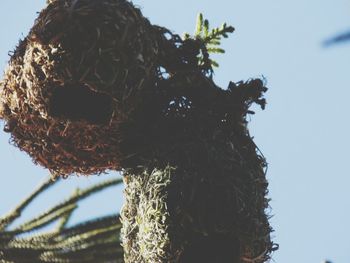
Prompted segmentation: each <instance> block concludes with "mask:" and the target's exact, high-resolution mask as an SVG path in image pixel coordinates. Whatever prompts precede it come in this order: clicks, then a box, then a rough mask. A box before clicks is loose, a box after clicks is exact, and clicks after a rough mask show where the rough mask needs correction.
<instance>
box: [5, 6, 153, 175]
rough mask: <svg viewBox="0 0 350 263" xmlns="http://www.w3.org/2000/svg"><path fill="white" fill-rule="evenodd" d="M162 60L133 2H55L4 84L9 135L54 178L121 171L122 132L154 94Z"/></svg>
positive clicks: (22, 47)
mask: <svg viewBox="0 0 350 263" xmlns="http://www.w3.org/2000/svg"><path fill="white" fill-rule="evenodd" d="M156 55H157V44H156V41H155V37H154V34H153V29H152V26H151V25H150V24H149V22H148V20H147V19H145V18H144V17H143V16H142V14H141V12H140V10H138V9H137V8H135V7H134V6H133V5H132V4H131V3H130V2H128V1H125V0H100V1H93V0H80V1H73V0H56V1H50V3H49V4H48V5H47V7H46V8H45V9H44V10H42V11H41V12H40V14H39V17H38V18H37V20H36V22H35V24H34V26H33V28H32V29H31V31H30V33H29V35H28V36H27V37H26V38H25V39H24V40H23V41H21V42H20V44H19V46H18V47H17V48H16V50H15V52H14V53H13V55H12V58H11V60H10V63H9V67H8V69H7V70H6V72H5V76H4V80H3V81H2V82H1V85H0V94H1V103H0V105H1V106H0V111H1V113H0V116H1V118H3V119H4V120H5V121H6V128H5V130H6V131H8V132H11V134H12V140H13V142H14V143H15V144H16V145H17V146H18V147H19V148H20V149H21V150H24V151H26V152H27V153H29V155H30V156H31V157H32V158H33V159H34V161H35V162H36V163H38V164H41V165H43V166H44V167H47V168H49V169H50V170H51V171H52V172H54V173H55V174H58V175H68V174H71V173H74V172H76V173H81V174H92V173H100V172H103V171H105V170H106V169H120V159H121V158H120V156H119V155H120V154H119V150H118V141H119V139H120V138H119V124H120V123H121V122H123V121H125V120H127V119H128V118H129V115H130V114H132V112H133V111H134V110H135V109H136V108H137V105H138V103H139V101H140V100H141V99H142V94H145V93H147V92H149V91H148V89H149V88H150V87H152V85H150V83H151V82H152V81H154V75H155V72H156V65H155V63H156V59H155V56H156Z"/></svg>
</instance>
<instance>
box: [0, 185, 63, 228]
mask: <svg viewBox="0 0 350 263" xmlns="http://www.w3.org/2000/svg"><path fill="white" fill-rule="evenodd" d="M58 181H59V179H58V180H52V179H51V178H48V179H46V180H45V181H44V182H43V183H41V184H40V186H39V187H38V188H37V189H36V190H35V191H34V192H33V193H32V194H31V195H29V196H28V197H27V198H26V199H24V200H23V201H22V202H21V203H20V204H19V205H18V206H17V207H16V208H15V209H13V210H12V211H11V212H10V213H9V214H8V215H6V216H4V217H2V218H0V232H1V231H4V230H5V229H6V228H7V227H8V226H9V225H10V224H12V223H13V222H14V221H15V220H16V219H17V218H19V217H20V216H21V214H22V212H23V210H24V209H25V208H26V207H27V206H28V205H29V204H30V203H31V202H32V201H33V200H34V199H35V198H36V197H37V196H38V195H40V194H41V193H43V192H44V191H45V190H47V189H49V188H50V187H51V186H53V185H54V184H55V183H57V182H58Z"/></svg>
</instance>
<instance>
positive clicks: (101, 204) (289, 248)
mask: <svg viewBox="0 0 350 263" xmlns="http://www.w3.org/2000/svg"><path fill="white" fill-rule="evenodd" d="M134 3H135V4H136V5H138V6H140V7H141V8H142V11H143V13H144V15H145V16H147V17H148V18H149V19H150V20H151V22H152V23H154V24H160V25H162V26H166V27H168V28H170V29H172V30H173V31H174V32H177V33H180V34H182V33H183V32H191V33H192V32H193V29H194V25H195V17H196V15H197V13H198V12H203V13H204V15H205V17H206V18H208V19H209V21H210V22H211V24H212V25H215V26H216V25H220V24H221V23H222V22H227V23H228V24H231V25H233V26H234V27H235V28H236V32H235V33H234V34H233V35H231V37H230V38H229V40H226V41H224V45H223V47H224V48H225V49H226V51H227V52H226V54H225V55H220V56H218V57H217V61H218V62H219V63H220V68H219V69H218V70H216V76H215V79H216V81H217V83H218V84H219V85H220V86H222V87H227V84H228V82H229V81H230V80H233V81H240V80H246V79H248V78H250V77H259V76H262V75H263V76H265V77H266V78H267V81H268V87H269V91H268V93H267V95H266V97H267V100H268V103H269V104H268V106H267V109H266V110H265V111H263V112H262V111H258V112H257V114H256V115H255V116H253V117H252V122H251V124H250V128H251V134H252V135H254V136H255V141H256V143H257V144H258V146H259V147H260V148H261V150H262V151H263V153H264V155H265V156H266V158H267V160H268V162H269V170H268V179H269V181H270V194H269V196H270V198H271V199H272V201H271V206H272V211H271V213H272V214H273V215H274V217H273V218H272V220H271V223H272V226H273V227H274V229H275V232H274V240H275V242H277V243H279V244H280V249H279V251H277V252H275V254H274V255H273V259H274V260H275V262H277V263H295V262H298V263H314V262H316V263H321V262H322V261H323V260H324V259H326V258H327V259H331V260H332V261H333V262H334V263H349V262H350V253H349V251H350V238H349V237H350V225H349V222H350V191H349V188H350V177H349V176H350V172H349V170H350V157H349V148H350V139H349V137H348V136H349V134H350V123H349V117H348V114H349V113H350V112H349V107H348V105H347V104H349V100H350V42H349V43H344V44H340V45H337V46H333V47H330V48H324V47H323V46H322V42H323V41H324V40H326V39H328V38H329V37H331V36H333V35H336V34H338V33H341V32H343V31H347V29H350V0H328V1H327V0H307V1H305V0H293V1H281V0H236V1H228V0H226V1H223V0H216V1H209V0H203V1H195V0H186V1H185V0H177V1H164V0H163V1H160V0H152V1H149V0H148V1H146V0H135V1H134ZM44 6H45V1H44V0H35V1H28V0H1V2H0V36H1V41H0V68H1V69H3V68H4V67H5V65H6V62H7V61H8V56H7V53H8V51H10V50H12V49H13V48H14V47H15V45H16V44H17V42H18V39H19V38H20V37H21V36H24V35H25V34H26V33H27V32H28V30H29V28H30V27H31V25H32V24H33V21H34V18H35V17H36V12H37V11H39V10H40V9H41V8H42V7H44ZM2 128H3V123H0V129H1V130H2ZM8 139H9V137H8V135H7V134H5V133H4V132H0V165H1V170H0V182H1V183H0V214H3V213H5V212H7V211H8V210H9V209H10V208H11V207H13V206H14V205H15V204H17V203H18V202H19V201H20V200H21V199H22V198H24V197H25V196H26V195H27V194H28V193H30V192H31V190H32V189H33V188H34V187H35V186H36V185H37V184H38V183H39V182H40V181H41V180H43V178H44V177H45V176H47V174H48V172H47V171H46V170H44V169H43V168H41V167H37V166H35V165H34V164H33V163H32V162H31V160H30V158H29V157H28V156H27V155H26V154H24V153H21V152H20V151H19V150H18V149H16V148H15V147H13V146H11V145H9V144H8ZM111 176H116V174H115V173H111V174H110V175H104V176H101V177H89V178H83V177H80V178H75V177H72V178H70V179H68V180H66V181H65V182H63V183H61V184H60V185H57V186H56V187H55V189H54V190H52V191H51V192H49V193H48V194H47V195H45V196H43V198H41V199H39V200H38V201H37V202H36V203H35V204H33V205H31V206H30V207H29V209H28V210H27V211H26V213H25V214H24V218H28V217H30V216H31V215H33V213H37V212H38V211H39V210H38V209H44V208H45V207H47V206H49V205H52V204H54V203H55V202H58V201H59V200H61V199H62V198H64V197H66V196H68V195H69V194H70V193H71V192H72V191H73V189H74V188H75V187H77V186H79V187H83V186H87V185H89V184H91V183H94V182H97V181H100V180H103V179H106V178H110V177H111ZM121 204H122V194H121V187H119V188H118V187H117V188H113V189H112V188H111V189H109V190H107V191H105V192H104V193H103V194H100V195H98V196H96V197H91V198H90V199H88V200H86V201H85V202H82V203H81V208H80V209H79V210H78V211H77V213H75V214H74V217H73V218H72V219H73V223H74V222H77V220H85V219H88V218H92V217H94V216H99V215H104V214H107V213H111V212H117V211H118V210H119V209H120V207H121Z"/></svg>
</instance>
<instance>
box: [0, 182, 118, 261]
mask: <svg viewBox="0 0 350 263" xmlns="http://www.w3.org/2000/svg"><path fill="white" fill-rule="evenodd" d="M59 181H60V179H57V180H55V181H53V180H51V179H48V180H47V181H45V182H44V183H43V184H42V185H41V186H40V187H39V188H38V189H37V190H35V191H34V192H33V193H32V194H31V195H30V196H29V197H28V198H26V199H25V200H24V201H22V202H21V203H20V205H18V206H17V207H16V208H15V209H13V211H11V212H10V213H9V214H8V215H5V216H3V217H1V218H0V262H1V263H10V262H11V263H17V262H19V263H22V262H28V263H29V262H30V263H34V262H35V263H41V262H65V263H72V262H101V263H102V262H116V263H119V262H124V261H123V249H122V247H121V246H120V234H119V233H120V229H121V223H120V221H119V215H117V214H113V215H108V216H105V217H100V218H95V219H93V220H89V221H84V222H81V223H79V224H77V225H74V226H68V223H69V219H70V217H71V215H72V213H73V212H74V211H75V210H76V209H77V208H78V203H79V202H80V201H82V200H83V199H85V198H87V197H89V196H91V195H92V194H95V193H99V192H101V191H102V190H104V189H106V188H108V187H111V186H114V185H117V184H120V183H121V182H122V180H121V179H112V180H107V181H105V182H102V183H100V184H96V185H93V186H91V187H89V188H87V189H83V190H80V189H79V190H76V191H75V192H74V193H73V195H72V196H71V197H69V198H68V199H66V200H65V201H63V202H61V203H59V204H57V205H55V206H53V207H51V208H49V209H47V211H45V212H43V213H41V214H38V215H37V216H36V217H35V218H32V219H30V220H28V221H26V222H24V223H23V224H21V225H19V226H17V227H14V228H11V225H12V224H13V222H14V221H15V220H16V219H18V218H20V216H21V214H22V212H23V210H24V209H25V208H26V207H27V206H28V205H29V204H30V203H31V202H32V201H33V200H34V199H35V198H36V197H38V196H39V195H40V194H41V193H43V192H44V191H46V190H48V189H50V188H51V187H52V186H53V185H55V184H56V183H57V182H59ZM51 223H57V227H56V228H53V229H51V230H50V231H46V232H40V233H37V232H36V231H35V230H41V229H42V228H43V227H45V226H47V225H49V224H51Z"/></svg>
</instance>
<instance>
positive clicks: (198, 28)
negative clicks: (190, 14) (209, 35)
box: [188, 13, 203, 37]
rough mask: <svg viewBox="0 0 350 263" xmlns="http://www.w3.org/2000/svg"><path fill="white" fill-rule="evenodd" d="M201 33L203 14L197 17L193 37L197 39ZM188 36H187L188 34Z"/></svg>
mask: <svg viewBox="0 0 350 263" xmlns="http://www.w3.org/2000/svg"><path fill="white" fill-rule="evenodd" d="M202 32H203V14H202V13H199V14H198V15H197V24H196V31H195V33H194V35H195V36H196V37H197V36H198V37H199V36H201V34H202ZM188 35H189V34H188Z"/></svg>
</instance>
